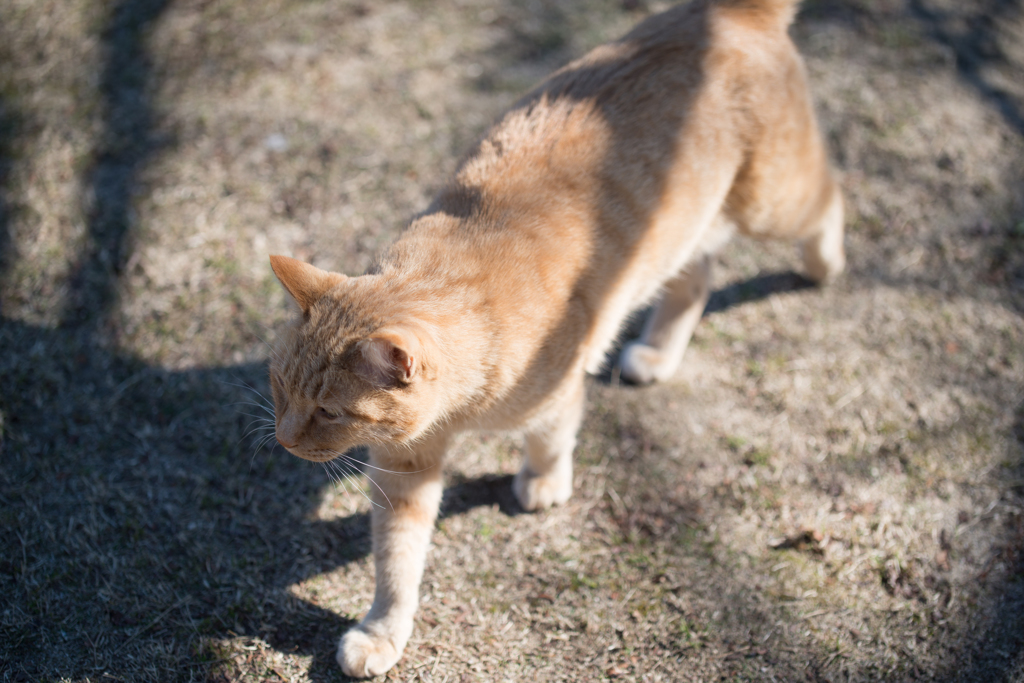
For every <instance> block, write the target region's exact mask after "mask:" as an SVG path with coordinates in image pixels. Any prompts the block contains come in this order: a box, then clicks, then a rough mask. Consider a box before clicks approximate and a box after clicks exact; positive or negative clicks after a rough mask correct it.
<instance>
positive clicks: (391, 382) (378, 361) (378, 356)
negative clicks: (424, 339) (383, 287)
mask: <svg viewBox="0 0 1024 683" xmlns="http://www.w3.org/2000/svg"><path fill="white" fill-rule="evenodd" d="M357 346H358V348H359V356H358V358H357V359H356V362H355V365H354V367H353V370H355V372H356V374H357V375H359V376H360V377H362V378H363V379H365V380H366V381H367V382H369V383H370V384H373V385H374V386H378V387H382V388H394V387H398V386H401V385H407V384H411V383H412V382H413V380H415V379H416V377H417V376H418V375H419V374H420V373H421V371H422V369H423V357H422V349H423V347H422V345H421V344H420V341H419V339H417V337H416V334H415V333H414V332H413V331H412V330H410V329H408V328H405V327H404V326H403V327H390V328H385V329H383V330H378V331H377V332H374V333H373V335H371V336H370V337H369V338H368V339H364V340H363V341H361V342H359V344H358V345H357Z"/></svg>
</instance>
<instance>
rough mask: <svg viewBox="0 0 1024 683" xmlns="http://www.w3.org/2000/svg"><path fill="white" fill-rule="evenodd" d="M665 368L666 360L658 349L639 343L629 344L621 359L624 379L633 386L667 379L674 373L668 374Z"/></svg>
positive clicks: (621, 372)
mask: <svg viewBox="0 0 1024 683" xmlns="http://www.w3.org/2000/svg"><path fill="white" fill-rule="evenodd" d="M664 366H665V361H664V358H663V356H662V353H661V352H660V351H658V349H656V348H654V347H653V346H647V345H646V344H643V343H641V342H638V341H635V342H630V343H629V344H627V345H626V348H624V349H622V355H621V356H620V357H619V368H620V374H621V376H622V378H623V379H625V380H626V381H628V382H632V383H633V384H650V383H651V382H654V381H656V380H657V381H661V380H665V379H667V376H670V375H671V374H672V373H671V371H668V372H666V368H665V367H664Z"/></svg>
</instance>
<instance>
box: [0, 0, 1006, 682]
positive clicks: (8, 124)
mask: <svg viewBox="0 0 1024 683" xmlns="http://www.w3.org/2000/svg"><path fill="white" fill-rule="evenodd" d="M662 6H663V5H662V4H661V3H657V2H618V1H615V2H613V1H611V0H567V1H560V2H555V1H554V0H533V1H531V2H528V3H513V2H503V1H502V0H439V1H437V2H430V3H428V2H419V1H417V0H404V1H395V2H374V3H370V2H354V1H352V0H337V1H332V2H320V1H298V0H288V1H281V0H277V1H272V0H220V1H218V2H206V1H205V0H178V1H176V2H170V1H169V0H120V1H119V2H116V3H105V2H100V1H99V0H62V1H61V2H57V0H6V2H4V3H3V4H2V5H0V454H2V461H3V467H2V468H0V539H2V540H0V548H2V549H3V550H2V552H0V596H3V597H2V598H0V678H2V680H5V681H8V680H9V681H21V680H24V681H29V680H32V681H34V680H75V681H85V680H92V681H100V680H124V681H136V680H155V681H170V680H192V679H204V680H206V679H209V680H215V681H264V680H285V681H293V680H294V681H306V680H315V681H326V680H344V677H343V676H342V675H341V673H340V670H339V669H338V667H337V666H336V664H335V663H334V659H333V656H334V647H335V643H336V640H337V638H338V637H339V636H340V635H341V633H342V632H343V631H344V630H345V629H346V628H347V627H348V626H349V625H350V624H351V623H353V621H354V620H356V619H358V618H359V617H360V616H361V615H362V613H363V612H364V611H365V609H366V608H367V607H368V605H369V601H370V598H371V596H372V562H371V560H370V559H369V557H368V555H367V553H368V551H369V545H368V537H367V512H368V508H369V504H368V503H367V502H366V501H365V500H364V498H363V497H362V496H360V495H359V493H358V492H357V491H355V488H356V485H355V484H353V483H352V482H349V483H348V487H349V490H348V491H347V492H346V491H343V490H342V489H341V488H335V487H334V486H332V484H331V482H330V480H329V478H328V476H327V473H326V471H325V470H324V469H322V468H317V467H315V466H312V465H311V464H309V463H305V462H301V461H298V460H297V459H295V458H292V457H290V456H288V455H287V454H286V453H284V452H283V451H282V450H281V449H279V448H278V449H276V450H274V449H270V448H269V447H267V448H260V447H259V446H260V443H261V439H262V438H263V437H264V436H265V435H266V432H265V430H264V429H263V425H262V424H261V423H259V422H258V420H256V421H254V418H253V417H251V416H250V415H247V413H249V414H251V415H253V416H256V417H257V418H258V417H260V416H261V414H262V411H261V409H260V407H259V406H257V405H248V404H247V403H246V402H250V401H252V402H255V403H259V402H260V401H259V399H258V398H256V399H255V400H254V397H255V394H254V393H253V391H252V390H250V389H249V388H246V387H251V388H252V389H254V390H257V391H260V392H263V393H265V385H266V381H265V373H266V358H267V354H268V349H267V345H266V343H265V342H267V341H272V338H273V336H274V330H275V329H276V327H277V326H278V325H279V324H280V323H281V322H282V321H284V320H285V319H286V318H287V316H288V315H289V312H288V307H287V302H286V301H285V296H284V294H283V292H282V291H281V289H280V287H279V286H278V285H277V284H276V282H275V281H274V279H273V276H272V273H271V271H270V268H269V265H268V261H267V256H268V255H269V254H272V253H283V254H290V255H294V256H297V257H299V258H304V259H307V260H311V261H312V262H313V263H315V264H316V265H318V266H321V267H325V268H332V269H337V270H341V271H343V272H346V273H349V274H356V273H359V272H361V270H362V269H363V268H365V267H366V265H367V264H368V263H369V262H370V260H371V259H372V257H373V255H374V254H375V253H376V252H377V251H378V250H379V249H380V248H381V246H382V245H384V244H386V243H387V242H388V241H389V240H390V239H392V238H393V237H394V236H395V235H396V234H397V232H398V231H399V230H400V229H401V227H402V225H403V223H404V222H405V221H407V220H408V218H409V217H410V216H411V215H413V214H414V213H415V212H416V211H418V210H420V209H422V208H423V207H424V206H426V204H427V202H428V201H429V198H430V197H431V195H432V193H433V192H434V190H435V189H436V188H437V187H438V186H439V184H440V183H441V182H442V181H443V180H444V178H445V177H446V175H447V174H448V173H449V172H450V171H451V170H452V169H453V167H454V165H455V162H456V160H457V159H458V157H459V155H460V154H461V153H463V152H464V151H465V150H466V149H467V148H468V146H469V145H470V144H471V142H472V141H473V140H474V139H475V138H476V137H477V136H478V135H479V134H480V133H481V132H482V131H483V130H484V129H485V128H486V126H487V125H488V123H489V122H490V121H491V120H492V119H493V118H494V117H495V116H496V115H497V114H499V113H500V112H501V110H502V109H503V107H505V106H507V105H508V104H509V103H511V102H512V101H513V99H514V98H515V97H516V96H517V95H518V94H520V93H521V92H523V91H524V90H525V89H526V88H528V87H529V86H530V85H531V84H532V83H534V82H536V81H537V80H539V79H540V78H541V77H542V76H543V75H544V74H545V73H547V72H548V71H550V70H551V69H553V68H555V67H556V66H558V65H559V64H562V63H564V62H565V61H567V60H568V59H570V58H572V57H573V56H576V55H579V54H582V53H583V52H584V51H586V50H587V49H588V48H589V47H591V46H593V45H595V44H597V43H599V42H602V41H604V40H607V39H609V38H613V37H615V36H617V35H619V34H621V33H622V32H624V31H625V30H626V29H627V28H628V27H629V26H631V25H632V24H634V23H635V22H636V21H638V20H639V19H640V18H642V17H643V16H645V15H646V14H648V13H650V12H653V11H656V10H658V9H659V8H661V7H662ZM793 35H794V37H795V39H796V41H797V43H798V44H799V45H800V47H801V49H802V50H803V52H804V54H805V55H806V58H807V63H808V67H809V71H810V74H811V80H812V83H813V90H814V93H815V95H816V98H817V104H818V109H819V112H820V115H821V119H822V124H823V128H824V129H825V131H826V134H827V136H828V140H829V142H830V146H831V149H832V152H833V156H834V158H835V160H836V164H837V166H838V167H839V168H840V169H841V171H842V174H843V177H844V179H843V185H844V188H845V191H846V194H847V198H848V207H849V220H848V239H847V252H848V255H849V260H850V263H849V272H848V273H847V274H846V275H845V276H844V277H843V279H842V280H841V281H840V282H839V283H838V284H837V285H835V286H834V287H832V288H830V289H828V290H825V291H819V290H816V289H813V288H809V287H806V286H805V283H804V281H803V280H802V279H800V278H799V277H798V276H796V275H794V274H793V273H792V270H793V269H795V268H796V267H797V263H798V262H797V258H796V254H795V252H794V250H793V249H792V248H791V247H789V246H786V245H761V244H755V243H750V242H742V241H741V242H737V243H736V244H734V245H732V246H730V247H729V248H728V249H727V250H726V251H725V252H724V253H723V254H722V256H721V257H720V258H719V259H718V262H717V264H716V281H717V282H718V283H719V287H720V289H718V290H717V291H716V292H715V294H714V296H713V298H712V302H711V305H710V306H709V309H708V313H707V315H706V316H705V319H704V321H703V322H702V323H701V325H700V327H699V328H698V331H697V333H696V336H695V340H694V344H693V346H692V347H691V349H690V351H689V352H688V353H689V355H688V358H687V362H686V363H685V367H684V369H683V370H681V371H680V373H679V374H678V376H677V377H676V378H675V379H674V380H673V381H671V382H669V383H667V384H664V385H661V386H655V387H651V388H644V389H637V388H632V387H627V386H621V385H620V384H619V383H618V382H617V381H616V377H617V374H616V373H615V372H614V370H610V371H609V372H608V373H607V375H606V376H604V377H599V378H595V379H594V380H593V382H592V383H591V385H590V387H589V394H590V402H589V409H588V417H587V419H586V422H585V425H584V428H583V430H582V433H581V445H580V448H579V453H578V457H577V462H578V469H577V480H576V491H577V493H576V495H575V497H574V498H573V500H572V501H571V502H570V504H569V505H567V506H565V507H562V508H559V509H556V510H552V511H550V512H546V513H542V514H537V515H527V514H520V511H519V510H518V508H517V506H516V504H515V503H514V500H513V498H512V496H511V493H510V490H509V484H510V475H511V474H512V473H513V472H514V471H515V469H516V468H517V466H518V459H519V452H518V448H519V445H518V442H517V441H516V440H515V439H514V438H511V437H505V436H485V437H476V436H473V437H467V438H466V439H464V440H463V441H462V442H461V443H459V444H458V446H457V448H456V449H455V452H454V453H453V454H452V458H451V459H450V462H449V465H448V468H449V475H450V476H449V488H448V490H447V493H446V499H445V503H444V510H443V513H442V519H441V521H440V522H439V524H438V530H437V533H436V536H435V548H434V549H433V550H432V552H431V555H430V557H429V560H428V568H427V573H426V577H425V580H424V589H423V605H422V609H421V611H420V614H419V616H418V618H417V630H416V633H415V636H414V638H413V641H412V642H411V643H410V645H409V648H408V650H407V651H406V655H405V657H404V659H403V660H402V661H401V663H400V664H399V665H398V666H397V667H396V668H395V669H394V670H393V671H392V672H391V673H390V674H389V676H388V678H389V680H400V681H411V680H412V681H414V680H420V681H437V682H441V681H474V680H481V681H484V680H487V681H490V680H498V681H504V680H508V681H524V680H531V681H547V680H551V681H554V680H558V681H563V680H578V681H594V680H603V679H617V680H618V679H621V680H627V681H628V680H634V681H658V680H661V681H690V680H692V681H710V680H737V681H738V680H758V681H761V680H763V681H802V680H810V681H818V680H828V681H879V680H889V681H905V680H942V681H990V680H1008V681H1022V680H1024V652H1022V644H1024V581H1022V578H1024V555H1022V553H1024V466H1022V455H1024V450H1022V440H1024V395H1022V394H1024V321H1022V319H1021V314H1022V312H1024V3H1022V2H1021V0H977V1H976V2H973V3H960V2H955V1H954V0H843V1H840V0H807V2H805V4H804V8H803V11H802V12H801V15H800V17H799V18H798V21H797V24H796V25H795V26H794V28H793ZM239 404H241V405H239ZM253 428H255V431H254V432H250V429H253ZM371 485H372V484H369V483H367V482H366V481H365V480H363V479H362V478H360V480H359V481H358V485H357V486H358V488H360V489H362V488H365V487H367V486H371Z"/></svg>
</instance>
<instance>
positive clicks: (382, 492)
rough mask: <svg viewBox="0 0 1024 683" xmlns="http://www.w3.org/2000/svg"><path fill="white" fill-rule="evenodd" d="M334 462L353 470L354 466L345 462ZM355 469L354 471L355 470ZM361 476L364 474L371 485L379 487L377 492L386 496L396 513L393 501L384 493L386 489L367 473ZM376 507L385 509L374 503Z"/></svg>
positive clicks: (385, 498) (389, 505)
mask: <svg viewBox="0 0 1024 683" xmlns="http://www.w3.org/2000/svg"><path fill="white" fill-rule="evenodd" d="M334 462H337V463H338V464H339V465H340V466H342V467H349V468H352V465H350V464H348V463H347V462H344V461H337V460H335V461H334ZM353 469H354V468H353ZM356 471H357V472H358V470H356ZM360 474H362V475H363V476H364V477H366V478H367V479H368V480H369V481H370V483H371V484H373V485H374V486H376V487H377V490H378V491H380V495H382V496H384V500H386V501H387V502H388V507H390V508H391V511H392V512H394V511H395V506H394V505H392V504H391V499H390V498H388V494H386V493H384V489H382V488H381V487H380V484H378V483H377V482H376V481H375V480H374V478H373V477H371V476H370V475H368V474H367V473H366V472H360ZM367 500H369V499H367ZM370 502H371V503H373V501H372V500H371V501H370ZM374 505H376V506H377V507H379V508H383V507H384V506H383V505H380V504H378V503H374Z"/></svg>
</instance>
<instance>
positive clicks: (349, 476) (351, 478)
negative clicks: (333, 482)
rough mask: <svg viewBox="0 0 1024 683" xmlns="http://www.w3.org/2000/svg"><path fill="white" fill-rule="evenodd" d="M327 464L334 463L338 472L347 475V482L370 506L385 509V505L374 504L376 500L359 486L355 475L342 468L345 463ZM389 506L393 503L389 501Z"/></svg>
mask: <svg viewBox="0 0 1024 683" xmlns="http://www.w3.org/2000/svg"><path fill="white" fill-rule="evenodd" d="M327 462H329V463H332V464H333V465H334V466H335V467H337V468H338V470H339V471H340V472H342V473H343V474H344V475H345V479H347V480H349V481H351V482H352V488H354V489H355V490H356V491H358V492H359V493H360V495H362V497H363V498H365V499H366V501H367V502H368V503H370V505H373V506H376V507H379V508H381V509H383V508H384V506H383V505H381V504H380V503H376V502H374V500H373V499H372V498H370V497H369V496H368V495H366V491H364V490H363V487H361V486H360V485H359V482H358V481H356V478H355V475H353V474H351V473H349V472H348V471H347V470H345V469H343V468H342V466H343V463H339V462H338V461H337V460H328V461H327ZM367 478H369V477H367ZM371 481H373V480H372V479H371ZM375 485H376V483H375ZM378 488H379V487H378ZM381 493H384V492H383V491H381ZM384 497H385V498H387V495H385V496H384ZM388 505H391V501H390V500H389V501H388ZM391 509H392V510H394V508H391Z"/></svg>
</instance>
